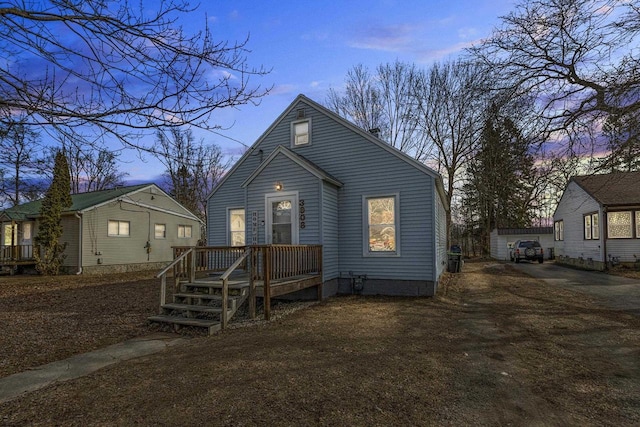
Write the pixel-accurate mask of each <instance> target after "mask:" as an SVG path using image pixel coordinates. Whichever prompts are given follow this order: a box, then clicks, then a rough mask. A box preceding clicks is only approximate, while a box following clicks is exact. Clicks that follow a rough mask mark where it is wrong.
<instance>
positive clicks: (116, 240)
mask: <svg viewBox="0 0 640 427" xmlns="http://www.w3.org/2000/svg"><path fill="white" fill-rule="evenodd" d="M160 200H162V198H160ZM154 201H155V200H154ZM148 203H149V202H147V204H148ZM173 205H174V206H178V205H177V204H176V203H175V202H173ZM160 207H161V208H162V209H167V208H171V206H166V205H161V206H160ZM174 209H175V208H174ZM82 216H83V230H82V235H83V250H82V254H83V259H82V264H83V267H84V268H86V269H87V272H90V271H91V270H92V269H98V268H100V266H103V267H106V266H116V265H125V264H137V265H138V266H139V267H142V266H140V265H141V264H142V265H144V264H149V265H150V266H149V267H150V268H155V267H156V266H157V265H159V264H163V263H166V262H168V261H171V260H172V259H173V249H172V246H195V245H196V244H197V242H198V238H199V233H200V223H199V222H198V221H195V220H193V219H188V218H183V217H180V216H176V215H172V214H171V213H165V212H161V211H157V210H153V209H144V208H142V207H139V206H136V205H132V204H129V203H120V202H117V201H116V202H111V203H108V204H105V205H102V206H100V207H97V208H95V209H91V210H88V211H86V212H84V213H83V215H82ZM109 220H119V221H129V223H130V229H129V236H127V237H118V236H109V235H108V223H109ZM155 224H165V225H166V238H165V239H156V238H155V232H154V228H155ZM180 224H182V225H190V226H191V227H192V237H191V238H190V239H183V238H178V225H180ZM147 241H149V242H150V244H151V252H149V253H147V250H146V248H145V246H146V244H147Z"/></svg>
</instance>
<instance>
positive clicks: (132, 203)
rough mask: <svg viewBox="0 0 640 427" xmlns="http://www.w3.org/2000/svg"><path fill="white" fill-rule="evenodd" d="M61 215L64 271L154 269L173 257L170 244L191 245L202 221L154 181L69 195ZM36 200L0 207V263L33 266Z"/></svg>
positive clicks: (36, 229)
mask: <svg viewBox="0 0 640 427" xmlns="http://www.w3.org/2000/svg"><path fill="white" fill-rule="evenodd" d="M71 198H72V201H73V204H72V206H71V208H69V209H68V210H66V211H65V212H63V214H62V227H63V234H62V237H61V239H60V241H61V242H64V243H66V244H67V246H66V249H65V252H64V253H65V255H66V258H65V260H64V266H65V268H66V270H67V272H69V273H102V272H116V271H132V270H143V269H156V268H161V267H162V266H164V265H166V264H167V262H169V261H171V260H173V249H172V246H195V245H196V243H197V241H198V239H199V238H200V230H201V226H202V223H201V221H200V220H199V219H198V218H197V217H196V216H195V215H194V214H192V213H191V212H190V211H188V210H187V209H185V208H184V207H183V206H182V205H180V204H179V203H178V202H176V201H175V200H174V199H173V198H171V197H170V196H169V195H168V194H166V193H165V192H164V191H162V190H161V189H160V188H159V187H158V186H156V185H155V184H143V185H136V186H130V187H120V188H117V189H112V190H103V191H94V192H89V193H81V194H74V195H72V196H71ZM40 206H41V201H35V202H29V203H25V204H22V205H19V206H16V207H13V208H9V209H6V210H4V211H0V225H1V235H0V238H1V240H0V243H1V246H0V266H2V267H4V269H10V270H13V269H15V268H16V267H21V266H25V267H26V266H30V265H31V266H32V265H34V260H33V253H34V250H35V251H37V244H36V242H35V236H37V234H38V225H39V215H40V213H39V212H40Z"/></svg>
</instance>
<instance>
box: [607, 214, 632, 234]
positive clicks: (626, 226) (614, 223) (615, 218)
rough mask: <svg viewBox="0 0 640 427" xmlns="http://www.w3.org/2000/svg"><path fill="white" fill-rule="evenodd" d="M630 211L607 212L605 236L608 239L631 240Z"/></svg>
mask: <svg viewBox="0 0 640 427" xmlns="http://www.w3.org/2000/svg"><path fill="white" fill-rule="evenodd" d="M631 219H632V217H631V211H621V212H607V236H608V237H609V238H610V239H631V238H632V237H633V228H632V226H631V225H632V221H631Z"/></svg>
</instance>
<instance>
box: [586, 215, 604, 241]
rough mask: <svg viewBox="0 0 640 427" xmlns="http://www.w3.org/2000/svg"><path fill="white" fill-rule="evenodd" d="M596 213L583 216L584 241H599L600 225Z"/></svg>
mask: <svg viewBox="0 0 640 427" xmlns="http://www.w3.org/2000/svg"><path fill="white" fill-rule="evenodd" d="M599 222H600V221H599V217H598V213H597V212H594V213H590V214H587V215H585V216H584V239H585V240H598V239H600V224H599Z"/></svg>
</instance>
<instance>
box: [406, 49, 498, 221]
mask: <svg viewBox="0 0 640 427" xmlns="http://www.w3.org/2000/svg"><path fill="white" fill-rule="evenodd" d="M418 90H419V96H418V97H417V99H418V100H419V101H420V102H419V104H418V106H417V108H418V111H419V113H420V124H421V126H422V130H423V132H424V133H425V135H426V136H427V138H428V139H429V141H430V142H431V143H432V144H433V146H434V147H435V150H434V151H435V152H434V154H433V156H434V158H432V159H431V161H432V162H433V163H435V164H436V167H437V168H438V171H439V172H440V173H441V174H443V175H444V178H445V181H446V189H447V198H448V200H447V201H448V203H449V206H451V205H452V201H453V200H454V198H455V197H456V192H457V190H458V189H459V184H460V182H461V179H462V175H461V173H460V172H461V171H462V169H463V167H464V164H465V161H466V160H467V159H468V157H469V156H470V155H471V154H472V153H473V151H474V149H475V147H476V146H477V144H478V141H479V138H480V135H481V130H482V126H483V122H484V114H485V112H486V104H487V99H486V98H487V97H486V91H485V83H484V74H483V71H482V69H481V67H478V66H477V64H475V63H472V62H465V61H463V60H457V61H450V62H444V63H436V64H434V65H433V66H432V67H431V69H430V70H429V71H428V72H427V73H425V74H424V75H423V79H422V80H421V81H420V82H419V89H418ZM447 230H448V233H449V231H450V230H451V212H450V211H449V212H448V214H447Z"/></svg>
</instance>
